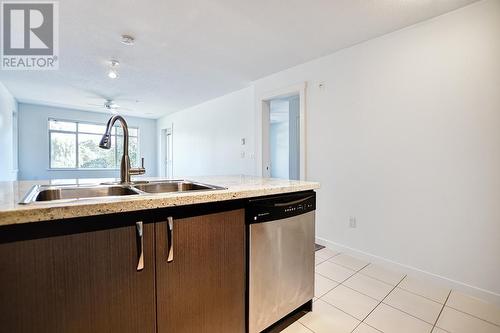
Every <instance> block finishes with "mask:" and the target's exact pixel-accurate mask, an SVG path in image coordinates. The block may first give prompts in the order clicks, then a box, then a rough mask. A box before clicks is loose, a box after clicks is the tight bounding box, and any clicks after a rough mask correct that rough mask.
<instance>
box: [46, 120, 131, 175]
mask: <svg viewBox="0 0 500 333" xmlns="http://www.w3.org/2000/svg"><path fill="white" fill-rule="evenodd" d="M51 121H60V122H66V123H74V124H75V125H76V130H75V131H64V130H53V129H50V122H51ZM80 124H84V125H99V126H104V127H105V126H106V124H104V123H98V122H91V121H80V120H68V119H61V118H48V120H47V134H48V143H49V149H48V151H49V156H48V157H49V167H48V170H49V171H99V170H101V171H113V170H114V171H116V170H120V168H119V166H118V165H120V160H119V156H118V145H117V144H115V145H114V147H113V148H112V149H113V150H114V152H115V165H116V167H115V168H80V167H78V165H79V163H78V162H79V141H78V136H79V134H90V135H98V134H96V133H89V132H80V131H79V130H78V129H79V125H80ZM114 127H115V128H119V127H120V126H119V125H115V126H114ZM131 129H136V130H137V136H135V135H129V137H133V138H137V155H138V156H141V152H140V150H141V148H140V147H141V145H140V130H139V127H130V126H129V131H130V130H131ZM52 133H65V134H74V135H75V136H76V145H75V149H76V152H75V153H76V154H75V156H76V158H75V166H74V167H73V168H53V167H52V158H51V156H52ZM117 133H118V132H117V130H116V129H115V134H113V135H114V137H115V143H116V142H118V140H116V139H117V138H118V137H123V135H119V134H117ZM103 134H104V133H103Z"/></svg>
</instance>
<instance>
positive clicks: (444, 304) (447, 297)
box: [431, 290, 451, 333]
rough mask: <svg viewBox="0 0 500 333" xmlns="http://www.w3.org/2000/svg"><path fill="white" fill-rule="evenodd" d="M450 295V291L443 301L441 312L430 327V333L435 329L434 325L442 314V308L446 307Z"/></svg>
mask: <svg viewBox="0 0 500 333" xmlns="http://www.w3.org/2000/svg"><path fill="white" fill-rule="evenodd" d="M450 295H451V290H450V292H449V293H448V296H446V300H445V301H444V303H443V306H442V307H441V311H439V314H438V316H437V318H436V320H435V321H434V325H433V326H432V329H431V333H432V332H434V329H435V328H436V325H437V322H438V320H439V317H441V314H442V313H443V310H444V307H445V306H446V303H447V302H448V299H449V298H450Z"/></svg>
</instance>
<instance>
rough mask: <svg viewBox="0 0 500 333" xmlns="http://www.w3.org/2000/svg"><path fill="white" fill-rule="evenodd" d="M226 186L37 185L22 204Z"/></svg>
mask: <svg viewBox="0 0 500 333" xmlns="http://www.w3.org/2000/svg"><path fill="white" fill-rule="evenodd" d="M224 189H225V188H224V187H220V186H215V185H209V184H203V183H198V182H192V181H189V180H158V181H139V182H132V183H130V184H97V185H35V186H33V187H32V188H31V189H30V190H29V191H28V193H26V195H25V197H24V198H23V200H22V201H21V202H20V204H30V203H34V202H46V201H55V200H75V199H86V198H101V197H115V196H128V195H138V196H140V195H152V194H159V193H172V192H190V191H210V190H224Z"/></svg>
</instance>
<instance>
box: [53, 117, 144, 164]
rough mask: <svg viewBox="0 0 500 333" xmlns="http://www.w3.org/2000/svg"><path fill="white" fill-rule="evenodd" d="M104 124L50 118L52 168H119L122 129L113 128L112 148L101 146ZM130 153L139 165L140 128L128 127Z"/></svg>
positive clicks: (132, 159) (131, 159) (119, 127)
mask: <svg viewBox="0 0 500 333" xmlns="http://www.w3.org/2000/svg"><path fill="white" fill-rule="evenodd" d="M105 130H106V125H104V124H92V123H85V122H75V121H66V120H56V119H49V144H50V153H49V154H50V165H49V167H50V168H51V169H118V168H120V162H121V157H122V154H123V129H122V128H121V126H119V125H116V126H115V127H114V128H113V130H112V132H111V133H112V138H111V149H109V150H107V149H102V148H99V142H100V141H101V137H102V135H103V134H104V132H105ZM129 156H130V164H131V165H132V166H133V167H137V166H139V163H138V162H139V129H138V128H134V127H129Z"/></svg>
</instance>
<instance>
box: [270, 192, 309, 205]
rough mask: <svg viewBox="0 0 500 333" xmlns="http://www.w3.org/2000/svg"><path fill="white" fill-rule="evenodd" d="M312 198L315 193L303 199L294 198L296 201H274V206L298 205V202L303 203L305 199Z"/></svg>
mask: <svg viewBox="0 0 500 333" xmlns="http://www.w3.org/2000/svg"><path fill="white" fill-rule="evenodd" d="M311 198H314V195H310V196H308V197H305V198H302V199H298V200H294V201H288V202H279V203H274V204H273V206H274V207H285V206H291V205H296V204H299V203H302V202H304V201H307V200H309V199H311Z"/></svg>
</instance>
